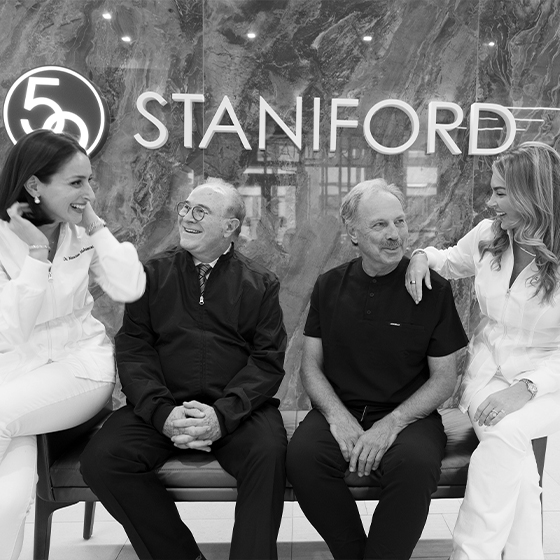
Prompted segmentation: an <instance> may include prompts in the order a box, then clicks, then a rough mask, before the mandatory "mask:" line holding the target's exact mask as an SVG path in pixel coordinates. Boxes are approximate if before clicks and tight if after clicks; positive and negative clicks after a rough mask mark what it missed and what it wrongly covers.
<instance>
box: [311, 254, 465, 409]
mask: <svg viewBox="0 0 560 560" xmlns="http://www.w3.org/2000/svg"><path fill="white" fill-rule="evenodd" d="M408 262H409V259H408V258H406V257H404V258H403V259H402V260H401V262H400V263H399V265H398V266H397V268H396V269H395V270H393V271H392V272H390V273H389V274H387V275H385V276H375V277H371V276H368V275H367V274H366V273H365V272H364V270H363V268H362V259H361V258H357V259H354V260H352V261H350V262H348V263H345V264H343V265H341V266H338V267H337V268H334V269H332V270H329V271H328V272H326V273H325V274H322V275H321V276H319V278H318V279H317V282H316V283H315V287H314V289H313V294H312V296H311V307H310V309H309V315H308V316H307V322H306V324H305V330H304V334H305V335H306V336H310V337H317V338H321V340H322V343H323V358H324V366H323V371H324V374H325V375H326V377H327V379H328V380H329V382H330V383H331V384H332V386H333V388H334V390H335V391H336V393H337V395H338V396H339V397H340V399H341V400H342V402H343V403H344V404H345V405H346V406H347V407H349V408H358V407H363V406H365V405H369V406H372V407H374V408H378V409H379V410H392V409H393V408H395V407H396V406H398V405H399V404H400V403H402V402H403V401H405V400H406V399H407V398H408V397H410V396H411V395H412V394H413V393H415V392H416V391H417V390H418V388H419V387H421V386H422V385H423V384H424V383H425V382H426V381H427V379H428V378H429V376H430V371H429V368H428V360H427V356H432V357H438V356H447V355H448V354H452V353H453V352H455V351H456V350H459V349H460V348H462V347H463V346H466V344H467V342H468V339H467V336H466V334H465V331H464V330H463V326H462V324H461V320H460V319H459V315H458V313H457V309H456V308H455V302H454V300H453V292H452V291H451V286H450V284H449V282H448V281H447V280H445V279H444V278H442V277H441V276H440V275H439V274H437V273H435V272H433V271H432V272H431V278H432V289H431V290H428V289H426V288H425V289H424V291H423V294H422V301H421V302H420V303H419V304H418V305H416V304H415V303H414V301H413V299H412V298H411V297H410V295H409V294H408V292H407V291H406V288H405V272H406V268H407V266H408Z"/></svg>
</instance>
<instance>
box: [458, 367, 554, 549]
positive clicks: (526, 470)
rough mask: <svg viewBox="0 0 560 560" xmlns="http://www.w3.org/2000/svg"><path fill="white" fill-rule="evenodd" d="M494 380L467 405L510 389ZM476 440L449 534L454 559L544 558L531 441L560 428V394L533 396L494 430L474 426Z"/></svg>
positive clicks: (500, 380) (502, 381) (471, 413)
mask: <svg viewBox="0 0 560 560" xmlns="http://www.w3.org/2000/svg"><path fill="white" fill-rule="evenodd" d="M509 386H510V384H509V383H508V382H507V381H506V380H505V379H503V378H498V377H494V378H492V380H490V382H489V383H488V384H487V385H486V387H484V388H483V389H481V390H480V391H479V392H478V393H477V394H476V395H475V396H474V397H473V400H472V402H471V404H470V406H469V416H470V418H471V421H472V419H473V416H474V414H475V412H476V409H477V408H478V406H479V405H480V404H481V403H482V401H483V400H484V399H485V398H486V397H488V396H489V395H491V394H492V393H495V392H496V391H500V390H502V389H505V388H507V387H509ZM473 426H474V429H475V431H476V434H477V436H478V439H479V440H480V443H479V444H478V447H477V448H476V450H475V452H474V453H473V455H472V457H471V462H470V466H469V475H468V480H467V489H466V492H465V498H464V500H463V503H462V505H461V508H460V510H459V517H458V519H457V524H456V525H455V531H454V534H453V553H452V555H451V558H452V559H453V560H464V559H469V560H499V559H501V558H504V559H505V560H542V559H543V558H544V554H543V546H542V518H541V502H540V495H541V488H540V486H539V475H538V470H537V463H536V461H535V456H534V454H533V448H532V444H531V440H533V439H536V438H540V437H543V436H548V435H550V434H553V433H554V432H557V431H558V430H560V393H558V392H556V393H552V394H548V395H543V396H537V397H536V398H535V399H533V400H531V401H529V402H528V403H527V404H526V405H525V406H524V407H523V408H521V409H520V410H518V411H517V412H514V413H512V414H508V415H507V416H506V417H505V418H503V420H501V421H500V422H498V423H497V424H496V425H494V426H490V427H487V426H479V425H478V424H476V423H474V422H473Z"/></svg>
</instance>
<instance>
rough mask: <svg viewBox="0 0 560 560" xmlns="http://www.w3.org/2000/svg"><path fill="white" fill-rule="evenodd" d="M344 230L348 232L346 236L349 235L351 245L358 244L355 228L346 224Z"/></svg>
mask: <svg viewBox="0 0 560 560" xmlns="http://www.w3.org/2000/svg"><path fill="white" fill-rule="evenodd" d="M346 232H347V233H348V237H350V241H351V242H352V245H357V244H358V236H357V235H356V228H355V227H353V226H350V225H347V226H346Z"/></svg>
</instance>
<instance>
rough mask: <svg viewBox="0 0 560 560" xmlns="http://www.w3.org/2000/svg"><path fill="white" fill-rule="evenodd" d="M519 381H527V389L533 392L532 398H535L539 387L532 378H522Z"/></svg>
mask: <svg viewBox="0 0 560 560" xmlns="http://www.w3.org/2000/svg"><path fill="white" fill-rule="evenodd" d="M519 383H525V386H526V387H527V391H529V393H531V398H532V399H534V398H535V397H536V396H537V393H538V391H539V390H538V389H537V386H536V385H535V384H534V383H533V382H532V381H531V380H530V379H520V380H519Z"/></svg>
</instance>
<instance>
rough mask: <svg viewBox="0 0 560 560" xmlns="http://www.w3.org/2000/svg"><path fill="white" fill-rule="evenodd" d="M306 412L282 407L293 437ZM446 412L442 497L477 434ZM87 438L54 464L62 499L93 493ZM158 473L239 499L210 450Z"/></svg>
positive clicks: (365, 484)
mask: <svg viewBox="0 0 560 560" xmlns="http://www.w3.org/2000/svg"><path fill="white" fill-rule="evenodd" d="M306 414H307V411H282V416H283V419H284V425H285V426H286V432H287V434H288V438H290V437H291V436H292V434H293V433H294V430H295V428H296V426H297V425H298V424H299V422H301V420H302V419H303V418H304V417H305V415H306ZM441 414H442V418H443V423H444V426H445V431H446V434H447V447H446V454H445V458H444V460H443V464H442V474H441V479H440V482H439V486H440V488H438V492H439V493H440V494H439V497H458V496H462V495H463V492H464V486H465V484H466V480H467V470H468V464H469V459H470V456H471V454H472V452H473V450H474V449H475V447H476V445H477V443H478V440H477V438H476V436H475V434H474V431H473V429H472V427H471V424H470V421H469V419H468V417H467V416H466V415H464V414H462V413H461V412H460V411H458V410H457V409H445V410H442V411H441ZM95 429H99V427H98V426H97V427H96V428H95ZM86 443H87V438H82V439H80V440H79V441H78V442H75V443H74V444H73V445H72V446H71V447H70V448H69V449H68V450H67V451H66V452H65V453H64V454H63V455H62V456H61V457H60V458H59V459H58V460H57V461H55V463H54V464H53V465H52V467H51V471H50V472H51V479H52V480H51V482H52V487H53V491H54V495H55V498H56V499H57V500H64V499H66V498H65V497H64V496H65V495H67V494H68V495H70V493H69V492H66V491H65V489H68V490H70V489H74V490H73V492H75V489H77V488H83V489H84V490H87V492H86V495H89V494H90V493H91V491H90V490H89V489H87V486H86V484H85V482H84V481H83V479H82V476H81V474H80V471H79V457H80V454H81V452H82V450H83V448H84V447H85V444H86ZM159 476H160V478H161V480H162V481H163V483H164V484H165V486H166V487H167V488H169V489H170V491H171V493H172V494H173V495H174V496H175V498H176V500H189V501H191V500H220V501H221V500H224V501H225V500H234V499H235V496H236V490H235V488H236V482H235V479H234V478H233V477H232V476H230V475H229V474H227V473H226V472H225V471H224V470H223V469H222V468H221V467H220V465H219V464H218V462H217V461H216V459H215V458H214V457H213V455H212V454H210V453H205V452H202V451H190V450H186V451H180V452H178V453H177V454H176V455H174V456H173V457H172V458H171V459H169V460H168V461H167V462H166V463H165V464H164V465H163V466H162V467H161V468H160V470H159ZM345 480H346V482H347V483H348V485H349V486H350V487H351V489H352V493H353V494H354V496H355V497H356V498H357V499H377V498H378V494H379V483H378V480H377V477H376V475H375V474H373V475H372V476H370V477H363V478H360V477H358V476H357V475H356V474H355V473H353V474H350V473H348V474H347V476H346V478H345ZM214 489H215V490H216V492H215V491H214ZM288 490H289V484H288ZM437 495H438V494H437V493H436V496H437ZM91 496H92V497H93V494H91ZM290 498H293V496H290V495H289V491H288V493H287V499H290ZM79 499H86V498H83V497H81V498H79ZM90 499H91V498H90Z"/></svg>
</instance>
